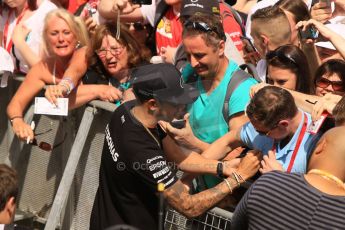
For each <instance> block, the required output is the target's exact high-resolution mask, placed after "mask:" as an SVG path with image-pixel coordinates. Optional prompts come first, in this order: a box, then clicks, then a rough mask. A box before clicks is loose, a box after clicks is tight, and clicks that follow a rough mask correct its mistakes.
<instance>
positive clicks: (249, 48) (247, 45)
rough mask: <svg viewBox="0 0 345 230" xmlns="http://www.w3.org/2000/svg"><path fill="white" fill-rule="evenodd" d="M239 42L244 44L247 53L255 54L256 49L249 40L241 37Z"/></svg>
mask: <svg viewBox="0 0 345 230" xmlns="http://www.w3.org/2000/svg"><path fill="white" fill-rule="evenodd" d="M241 40H242V42H243V44H244V49H245V51H246V52H247V53H253V52H256V48H255V46H254V44H253V43H252V41H251V40H250V39H249V38H247V37H245V36H241Z"/></svg>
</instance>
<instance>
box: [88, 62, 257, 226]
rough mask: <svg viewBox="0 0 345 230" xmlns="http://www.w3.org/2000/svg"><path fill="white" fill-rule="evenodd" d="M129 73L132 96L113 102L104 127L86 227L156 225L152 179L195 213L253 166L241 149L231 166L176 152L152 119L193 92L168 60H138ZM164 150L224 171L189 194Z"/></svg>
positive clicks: (187, 163)
mask: <svg viewBox="0 0 345 230" xmlns="http://www.w3.org/2000/svg"><path fill="white" fill-rule="evenodd" d="M132 75H133V79H134V80H133V91H134V93H135V95H136V97H137V102H134V101H130V102H126V103H124V104H122V105H121V106H120V107H119V108H117V109H116V110H115V112H114V114H113V116H112V119H111V121H110V123H109V124H108V125H107V127H106V130H105V141H104V147H103V152H102V162H101V167H100V175H99V177H100V180H99V188H98V191H97V195H96V199H95V202H94V205H93V210H92V214H91V222H90V229H97V230H100V229H104V228H106V227H108V226H112V225H116V224H129V225H132V226H135V227H138V228H140V229H152V230H154V229H157V227H158V226H157V225H158V197H157V195H156V191H157V184H158V183H164V184H165V190H164V192H163V194H164V197H165V199H166V200H167V201H168V203H169V204H170V205H171V206H172V207H173V208H175V209H176V210H178V211H179V212H181V213H183V214H184V215H186V216H188V217H192V216H198V215H200V214H202V213H203V212H205V211H207V210H208V209H209V208H211V207H212V206H214V205H215V204H217V203H218V202H219V201H220V200H221V199H223V198H224V197H225V196H226V195H228V194H231V192H232V190H234V189H235V188H237V187H238V186H239V185H240V183H242V182H243V181H244V180H246V179H247V178H249V177H251V176H252V175H254V174H255V172H256V171H257V170H258V168H259V160H258V157H259V156H258V155H259V154H257V153H249V154H247V156H246V157H244V158H243V159H242V160H241V162H240V163H239V165H238V167H236V168H231V167H230V165H231V164H227V163H225V164H223V163H220V162H218V161H215V160H209V159H205V158H203V157H201V156H200V155H199V154H197V153H193V152H192V153H189V154H188V155H185V153H182V152H181V150H180V148H179V147H177V146H176V145H175V143H174V141H173V140H172V139H171V138H170V137H169V136H167V135H166V134H165V132H164V130H163V129H162V127H161V126H160V125H159V124H158V121H159V120H164V121H171V120H172V119H173V118H174V117H177V116H178V113H180V112H181V110H182V109H183V107H184V106H183V105H185V104H188V103H191V102H193V100H194V99H195V98H196V97H197V96H198V92H197V91H196V89H195V88H193V87H191V86H189V85H186V84H184V83H183V81H182V80H180V79H181V76H180V73H179V72H178V70H177V69H176V68H175V67H174V66H173V65H170V64H156V65H147V66H142V67H139V68H138V69H137V70H136V71H134V72H133V74H132ZM181 105H182V106H181ZM163 150H164V152H163ZM166 155H167V156H168V157H171V158H172V159H174V160H176V161H177V163H178V164H179V167H182V168H183V169H184V170H186V171H189V172H194V173H195V172H201V173H211V174H216V173H218V174H224V175H226V176H228V177H225V178H224V182H222V183H220V184H219V185H217V186H216V187H214V188H212V189H209V190H206V191H203V192H201V193H198V194H195V195H190V194H189V191H188V187H187V186H185V184H183V183H182V182H181V181H180V180H179V179H178V178H177V177H176V175H175V173H174V171H172V169H171V168H170V167H169V166H168V162H167V160H166ZM196 166H197V167H196ZM221 166H223V167H224V168H223V167H221ZM221 169H223V170H221ZM222 171H223V172H222ZM238 175H240V176H238ZM241 177H242V179H241ZM236 179H237V180H236Z"/></svg>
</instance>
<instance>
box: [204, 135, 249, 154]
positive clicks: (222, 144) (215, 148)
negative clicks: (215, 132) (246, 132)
mask: <svg viewBox="0 0 345 230" xmlns="http://www.w3.org/2000/svg"><path fill="white" fill-rule="evenodd" d="M243 145H244V143H243V142H242V140H241V129H238V130H230V132H228V133H226V134H225V135H224V136H222V137H221V138H219V139H218V140H216V141H215V142H213V143H212V144H211V146H210V147H209V148H208V149H207V150H205V151H204V152H202V154H201V155H202V156H203V157H205V158H208V159H223V158H224V157H225V156H226V154H227V153H228V152H231V151H232V150H234V149H235V148H237V147H240V146H243Z"/></svg>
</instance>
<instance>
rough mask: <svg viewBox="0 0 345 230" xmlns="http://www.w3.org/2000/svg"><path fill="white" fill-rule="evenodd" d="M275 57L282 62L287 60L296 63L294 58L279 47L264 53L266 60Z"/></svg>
mask: <svg viewBox="0 0 345 230" xmlns="http://www.w3.org/2000/svg"><path fill="white" fill-rule="evenodd" d="M275 57H277V58H278V59H279V60H280V61H282V62H289V63H292V64H294V65H298V64H297V62H296V61H295V59H293V57H291V55H290V54H286V53H284V52H283V51H282V50H281V49H280V48H278V49H276V50H273V51H268V53H267V54H266V60H268V61H270V60H272V59H273V58H275Z"/></svg>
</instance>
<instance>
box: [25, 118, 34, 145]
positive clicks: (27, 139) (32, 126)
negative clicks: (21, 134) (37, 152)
mask: <svg viewBox="0 0 345 230" xmlns="http://www.w3.org/2000/svg"><path fill="white" fill-rule="evenodd" d="M30 127H31V129H32V130H34V129H35V122H34V121H31V124H30ZM29 143H30V136H28V137H27V138H26V144H29Z"/></svg>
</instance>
